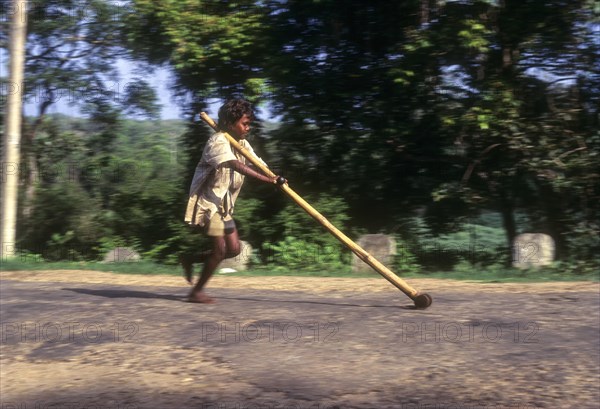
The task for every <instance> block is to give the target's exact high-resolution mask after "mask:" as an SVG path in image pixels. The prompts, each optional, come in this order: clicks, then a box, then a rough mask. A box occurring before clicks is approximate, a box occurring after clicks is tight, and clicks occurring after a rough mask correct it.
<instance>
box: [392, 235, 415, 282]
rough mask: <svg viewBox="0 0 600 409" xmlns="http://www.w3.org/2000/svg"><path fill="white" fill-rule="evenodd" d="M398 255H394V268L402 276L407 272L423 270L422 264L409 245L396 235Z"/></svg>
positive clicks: (413, 272)
mask: <svg viewBox="0 0 600 409" xmlns="http://www.w3.org/2000/svg"><path fill="white" fill-rule="evenodd" d="M395 240H396V256H395V257H394V269H395V272H396V273H397V274H399V275H400V276H402V275H405V274H418V273H420V272H421V265H420V264H419V262H418V259H417V257H416V256H415V254H414V253H413V252H412V250H411V249H410V247H409V245H408V244H407V243H406V242H405V241H403V240H402V238H401V237H400V236H399V235H396V237H395Z"/></svg>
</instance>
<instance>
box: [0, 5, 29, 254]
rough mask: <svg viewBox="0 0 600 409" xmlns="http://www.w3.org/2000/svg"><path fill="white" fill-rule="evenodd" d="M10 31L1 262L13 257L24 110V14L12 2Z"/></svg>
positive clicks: (3, 166) (3, 157)
mask: <svg viewBox="0 0 600 409" xmlns="http://www.w3.org/2000/svg"><path fill="white" fill-rule="evenodd" d="M12 6H13V15H12V19H11V31H10V78H9V83H8V84H9V85H11V89H12V92H10V93H9V95H8V99H7V104H6V126H5V129H4V133H3V138H2V169H0V177H1V178H2V193H1V194H0V200H1V201H2V212H1V213H2V232H1V235H2V236H1V240H0V258H1V259H2V260H4V259H5V257H12V256H14V254H13V251H14V247H15V243H16V240H15V239H16V226H17V199H18V172H19V167H20V163H21V160H20V146H21V110H22V106H23V91H22V89H20V86H21V87H22V84H23V66H24V54H25V40H26V39H25V37H26V31H27V13H26V11H25V10H24V9H23V8H22V7H21V5H20V4H19V2H18V1H16V0H15V1H13V2H12Z"/></svg>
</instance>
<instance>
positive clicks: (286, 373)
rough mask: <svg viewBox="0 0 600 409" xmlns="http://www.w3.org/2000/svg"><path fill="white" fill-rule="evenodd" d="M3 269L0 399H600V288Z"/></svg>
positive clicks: (407, 404)
mask: <svg viewBox="0 0 600 409" xmlns="http://www.w3.org/2000/svg"><path fill="white" fill-rule="evenodd" d="M408 281H409V283H410V284H411V285H413V286H414V287H416V288H418V289H420V290H423V291H426V292H428V293H430V294H431V295H432V296H433V299H434V303H433V305H432V306H431V307H430V308H429V309H427V310H424V311H421V310H414V309H412V308H411V304H412V303H411V301H410V300H409V299H408V298H407V297H406V296H405V295H404V294H402V293H401V292H399V291H398V290H396V289H395V288H394V287H392V286H391V285H390V284H389V283H387V282H386V281H385V280H383V279H380V278H373V279H352V278H347V279H343V278H340V279H334V278H297V277H296V278H292V277H232V276H217V277H215V278H214V279H213V281H211V283H210V294H211V295H212V296H214V297H216V299H217V301H218V302H217V304H214V305H197V304H190V303H186V302H183V300H184V297H185V295H186V293H187V291H188V288H187V286H186V285H185V282H184V281H183V279H182V278H178V277H162V276H152V277H146V276H139V275H116V274H111V273H100V272H93V271H40V272H2V273H0V294H1V303H0V321H1V324H2V328H1V329H2V332H1V344H2V345H1V351H0V363H1V365H0V370H1V373H0V375H1V376H0V395H1V396H2V398H1V401H2V406H1V407H2V408H3V409H4V408H19V409H24V408H36V409H41V408H53V409H57V408H73V409H75V408H129V409H133V408H136V409H137V408H140V409H141V408H187V407H189V408H206V409H209V408H211V409H212V408H215V409H217V408H218V409H230V408H236V409H239V408H302V409H304V408H313V409H321V408H406V409H413V408H414V409H417V408H418V409H422V408H427V409H438V408H453V409H458V408H469V409H471V408H478V409H479V408H594V409H596V408H598V405H599V402H600V392H599V390H600V353H599V351H600V337H599V331H600V285H599V284H598V283H588V282H577V283H547V284H525V285H523V284H493V283H490V284H481V283H465V282H459V281H449V280H434V279H413V280H408Z"/></svg>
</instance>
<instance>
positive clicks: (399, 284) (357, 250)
mask: <svg viewBox="0 0 600 409" xmlns="http://www.w3.org/2000/svg"><path fill="white" fill-rule="evenodd" d="M200 118H202V120H203V121H204V122H206V123H207V124H208V125H209V126H210V127H211V128H213V129H214V130H215V131H219V127H218V125H217V124H216V123H215V121H213V120H212V119H211V118H210V117H209V116H208V115H207V114H206V113H205V112H201V113H200ZM223 134H224V135H225V137H226V138H227V140H228V141H229V143H230V144H231V146H233V147H234V149H236V150H237V151H238V152H240V153H241V154H242V155H243V156H244V157H245V158H246V159H248V160H249V161H250V162H251V163H252V164H253V165H254V166H256V167H257V168H258V169H260V170H261V171H262V172H263V173H264V174H265V175H266V176H268V177H275V176H277V175H275V174H274V173H273V172H272V171H271V169H269V168H268V167H267V166H265V165H264V164H263V163H262V162H261V161H259V160H258V159H257V158H256V157H255V156H254V155H252V154H250V153H249V152H248V150H247V149H245V148H244V147H243V146H241V145H240V144H239V143H238V141H237V140H236V139H235V138H234V137H232V136H231V135H229V134H228V133H227V132H223ZM279 188H280V189H281V190H282V191H283V192H285V193H286V194H287V195H288V196H290V198H291V199H292V200H293V201H294V202H296V204H298V205H299V206H300V207H301V208H302V209H303V210H304V211H306V213H308V214H309V215H310V216H311V217H312V218H314V219H315V220H316V221H317V222H318V223H319V224H320V225H321V226H323V227H324V228H325V229H327V231H329V232H330V233H331V234H332V235H333V236H334V237H335V238H337V239H338V240H339V241H341V242H342V243H343V244H344V245H345V246H346V247H348V248H349V249H350V250H352V252H353V253H354V254H356V255H357V256H358V257H359V258H360V259H361V260H362V261H364V262H365V263H367V264H368V265H369V266H371V267H372V268H373V269H374V270H375V271H377V272H378V273H379V274H381V275H382V276H383V277H384V278H385V279H386V280H388V281H389V282H390V283H392V284H393V285H394V286H395V287H396V288H398V289H399V290H400V291H402V292H403V293H404V294H406V295H407V296H408V297H410V298H411V299H412V300H413V301H415V304H416V305H417V307H419V308H427V307H428V306H429V305H430V304H431V297H430V296H429V295H427V294H420V293H419V292H418V291H417V290H415V289H414V288H413V287H411V286H410V285H409V284H408V283H407V282H406V281H404V280H403V279H401V278H400V277H398V276H397V275H396V274H394V272H392V271H391V270H390V269H389V268H387V267H386V266H385V265H383V264H382V263H381V262H379V260H377V259H376V258H375V257H373V256H372V255H371V254H369V253H368V252H367V251H366V250H365V249H363V248H362V247H360V246H359V245H358V244H356V243H355V242H354V241H352V240H351V239H350V238H349V237H348V236H346V235H345V234H344V233H342V232H341V231H340V230H339V229H338V228H336V227H335V226H334V225H333V224H331V222H330V221H329V220H327V218H326V217H325V216H323V215H322V214H321V213H319V212H318V211H317V210H316V209H315V208H314V207H312V206H311V205H310V204H308V202H307V201H306V200H304V199H303V198H302V197H301V196H300V195H298V194H297V193H296V192H295V191H294V190H292V188H290V187H289V185H288V184H287V183H284V184H283V185H279Z"/></svg>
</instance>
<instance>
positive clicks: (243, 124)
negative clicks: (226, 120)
mask: <svg viewBox="0 0 600 409" xmlns="http://www.w3.org/2000/svg"><path fill="white" fill-rule="evenodd" d="M251 122H252V120H251V119H250V117H249V116H248V115H246V114H244V116H242V117H241V118H240V119H239V120H238V121H237V122H236V123H235V124H233V126H232V127H231V129H230V130H229V133H230V134H231V136H233V137H234V138H236V139H244V138H245V137H246V134H248V132H249V131H250V123H251Z"/></svg>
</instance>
